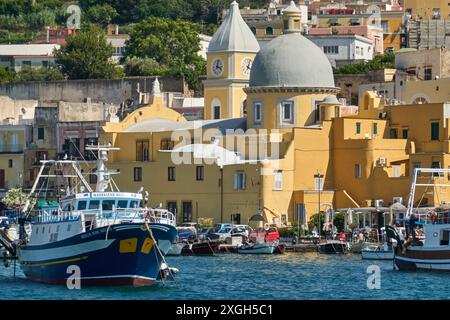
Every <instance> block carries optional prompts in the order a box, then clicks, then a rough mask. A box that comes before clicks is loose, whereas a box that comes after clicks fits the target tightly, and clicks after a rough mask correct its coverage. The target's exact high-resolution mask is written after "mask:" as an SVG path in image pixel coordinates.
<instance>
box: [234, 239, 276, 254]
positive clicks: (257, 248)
mask: <svg viewBox="0 0 450 320" xmlns="http://www.w3.org/2000/svg"><path fill="white" fill-rule="evenodd" d="M277 246H278V244H277V243H274V242H262V243H255V244H246V245H242V246H240V247H239V248H238V253H242V254H272V253H274V251H275V248H276V247H277Z"/></svg>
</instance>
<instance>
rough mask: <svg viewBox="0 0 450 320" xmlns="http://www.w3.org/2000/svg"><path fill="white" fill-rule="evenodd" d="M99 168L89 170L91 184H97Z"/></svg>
mask: <svg viewBox="0 0 450 320" xmlns="http://www.w3.org/2000/svg"><path fill="white" fill-rule="evenodd" d="M96 170H97V169H95V168H94V169H90V170H89V183H90V184H96V183H97V175H96V174H95V172H96Z"/></svg>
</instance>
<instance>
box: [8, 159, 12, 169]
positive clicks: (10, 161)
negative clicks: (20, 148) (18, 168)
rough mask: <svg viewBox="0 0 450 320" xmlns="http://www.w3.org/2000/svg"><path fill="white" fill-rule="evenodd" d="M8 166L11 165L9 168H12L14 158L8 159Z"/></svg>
mask: <svg viewBox="0 0 450 320" xmlns="http://www.w3.org/2000/svg"><path fill="white" fill-rule="evenodd" d="M8 167H9V168H12V167H13V160H12V159H9V160H8Z"/></svg>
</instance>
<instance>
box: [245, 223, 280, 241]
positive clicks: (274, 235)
mask: <svg viewBox="0 0 450 320" xmlns="http://www.w3.org/2000/svg"><path fill="white" fill-rule="evenodd" d="M250 238H251V239H254V238H264V242H274V241H278V240H279V239H280V233H279V231H278V227H276V226H266V227H265V228H257V229H255V230H254V231H253V232H251V233H250Z"/></svg>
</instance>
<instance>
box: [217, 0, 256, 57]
mask: <svg viewBox="0 0 450 320" xmlns="http://www.w3.org/2000/svg"><path fill="white" fill-rule="evenodd" d="M227 51H238V52H255V53H256V52H258V51H259V44H258V41H257V40H256V38H255V36H254V34H253V32H252V31H251V30H250V28H249V27H248V25H247V24H246V23H245V21H244V19H242V16H241V14H240V12H239V5H238V4H237V2H236V1H233V2H232V3H231V5H230V9H229V11H228V14H227V16H226V17H225V20H224V21H223V23H222V24H221V26H220V27H219V29H218V30H217V31H216V33H214V36H213V37H212V39H211V42H210V44H209V48H208V52H227Z"/></svg>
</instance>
